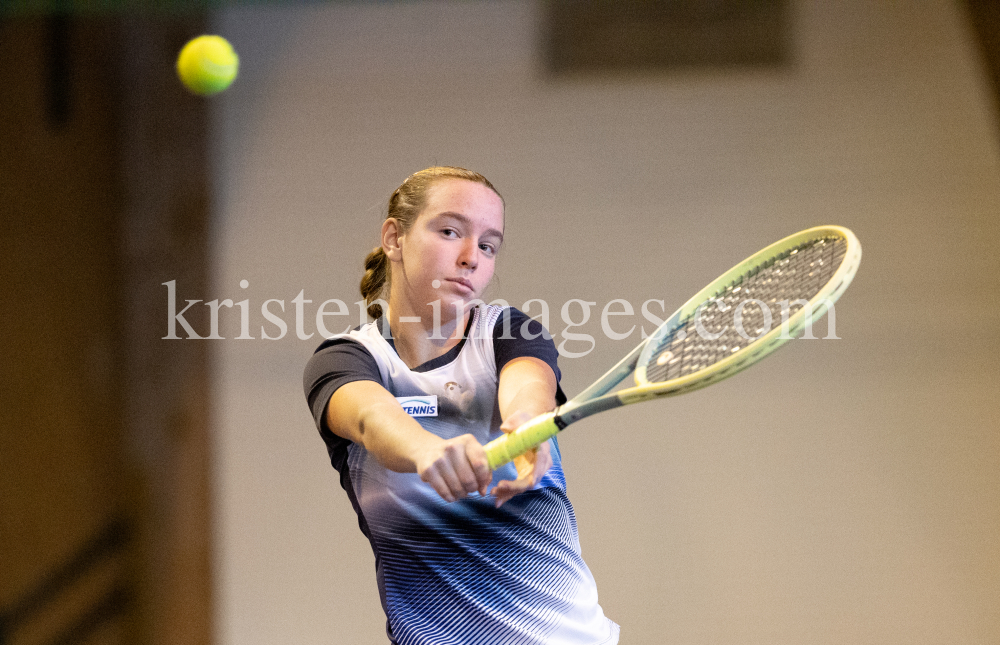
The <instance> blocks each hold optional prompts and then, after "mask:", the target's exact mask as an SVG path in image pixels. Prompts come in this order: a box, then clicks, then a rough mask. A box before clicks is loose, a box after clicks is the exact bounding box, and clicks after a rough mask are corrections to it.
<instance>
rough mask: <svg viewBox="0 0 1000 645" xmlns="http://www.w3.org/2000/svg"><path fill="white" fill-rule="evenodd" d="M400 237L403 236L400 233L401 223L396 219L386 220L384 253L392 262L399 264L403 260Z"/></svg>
mask: <svg viewBox="0 0 1000 645" xmlns="http://www.w3.org/2000/svg"><path fill="white" fill-rule="evenodd" d="M400 237H402V236H401V234H400V231H399V221H397V220H396V218H394V217H389V218H386V220H385V221H384V222H382V251H384V252H385V255H386V257H387V258H389V261H390V262H399V261H400V260H402V259H403V250H402V248H401V246H400V239H399V238H400Z"/></svg>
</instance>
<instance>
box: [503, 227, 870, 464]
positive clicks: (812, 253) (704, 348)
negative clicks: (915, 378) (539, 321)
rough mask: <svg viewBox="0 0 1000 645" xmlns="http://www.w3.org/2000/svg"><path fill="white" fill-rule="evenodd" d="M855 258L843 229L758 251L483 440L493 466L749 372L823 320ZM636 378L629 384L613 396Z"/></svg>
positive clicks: (857, 248) (857, 253)
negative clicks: (602, 366) (560, 392)
mask: <svg viewBox="0 0 1000 645" xmlns="http://www.w3.org/2000/svg"><path fill="white" fill-rule="evenodd" d="M860 261H861V244H860V243H859V242H858V239H857V238H856V237H855V236H854V234H853V233H852V232H851V231H849V230H848V229H846V228H843V227H840V226H819V227H816V228H810V229H807V230H805V231H801V232H799V233H796V234H794V235H790V236H788V237H786V238H785V239H783V240H780V241H778V242H775V243H774V244H772V245H770V246H768V247H767V248H765V249H763V250H762V251H759V252H757V253H755V254H754V255H752V256H750V257H749V258H747V259H746V260H744V261H743V262H740V263H739V264H737V265H736V266H735V267H733V268H732V269H730V270H729V271H727V272H726V273H723V274H722V275H721V276H719V278H717V279H716V280H715V281H714V282H712V283H711V284H709V285H708V286H707V287H705V288H704V289H702V290H701V291H699V292H698V293H697V294H696V295H695V296H694V297H693V298H691V299H690V300H688V301H687V302H686V303H685V304H684V306H682V307H681V308H680V309H678V310H677V311H676V312H674V314H673V315H672V316H670V318H668V319H667V320H666V321H665V322H664V323H663V324H662V325H660V327H659V328H657V330H656V331H655V332H653V334H652V335H651V336H650V337H649V338H647V339H646V340H644V341H643V342H642V343H640V345H639V346H638V347H636V348H635V349H634V350H632V352H631V353H629V355H628V356H626V357H625V358H623V359H622V360H621V361H619V363H618V364H617V365H615V366H614V367H613V368H611V369H610V370H609V371H608V372H607V373H606V374H605V375H604V376H602V377H601V378H599V379H598V380H597V381H596V382H594V384H593V385H591V386H590V387H588V388H587V389H586V390H584V391H583V392H581V393H580V394H578V395H577V396H576V397H574V398H573V399H571V400H570V401H567V402H566V403H564V404H563V405H561V406H559V407H558V408H556V409H555V410H554V411H553V412H549V413H547V414H543V415H540V416H538V417H535V418H534V419H532V420H531V421H528V422H527V423H525V424H524V425H522V426H521V427H519V428H518V429H517V430H515V431H514V432H512V433H509V434H505V435H503V436H502V437H499V438H497V439H495V440H493V441H491V442H490V443H488V444H487V445H486V446H485V448H486V455H487V458H488V459H489V464H490V468H491V469H493V470H496V469H497V468H498V467H499V466H502V465H504V464H505V463H507V462H509V461H511V460H512V459H514V458H515V457H517V456H518V455H521V454H524V453H525V452H527V451H528V450H531V449H532V448H534V447H535V446H537V445H539V444H541V443H542V442H544V441H546V440H547V439H548V438H549V437H552V436H554V435H555V434H556V433H558V432H559V431H561V430H563V429H565V428H566V426H568V425H569V424H571V423H573V422H575V421H579V420H580V419H583V418H585V417H589V416H590V415H592V414H596V413H598V412H603V411H605V410H610V409H612V408H617V407H621V406H623V405H629V404H631V403H639V402H641V401H649V400H651V399H657V398H662V397H667V396H674V395H677V394H684V393H686V392H691V391H693V390H697V389H699V388H702V387H705V386H706V385H711V384H712V383H715V382H717V381H721V380H722V379H724V378H728V377H730V376H732V375H733V374H736V373H737V372H739V371H740V370H743V369H746V368H747V367H749V366H751V365H753V364H754V363H756V362H757V361H759V360H760V359H762V358H764V357H765V356H767V355H768V354H770V353H771V352H773V351H774V350H776V349H778V348H779V347H781V346H782V345H783V344H784V343H786V342H787V341H789V340H791V339H792V338H795V337H796V336H797V335H799V334H801V333H802V332H803V330H805V329H806V327H807V326H811V325H812V323H813V321H815V320H818V319H819V318H821V317H822V316H823V315H824V314H826V312H827V311H828V310H829V309H830V307H832V306H833V303H835V302H836V301H837V299H838V298H839V297H840V295H841V294H842V293H843V292H844V290H845V289H847V287H848V285H849V284H850V283H851V280H852V279H853V278H854V274H855V273H856V272H857V270H858V264H859V263H860ZM632 374H635V385H634V386H632V387H628V388H625V389H621V390H618V391H617V392H611V390H612V389H614V388H615V387H616V386H618V384H620V383H621V382H622V381H623V380H625V379H626V378H627V377H628V376H630V375H632Z"/></svg>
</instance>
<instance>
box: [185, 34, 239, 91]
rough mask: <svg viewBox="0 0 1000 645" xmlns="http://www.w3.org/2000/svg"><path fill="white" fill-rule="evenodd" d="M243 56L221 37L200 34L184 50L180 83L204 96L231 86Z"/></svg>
mask: <svg viewBox="0 0 1000 645" xmlns="http://www.w3.org/2000/svg"><path fill="white" fill-rule="evenodd" d="M239 67H240V57H239V56H237V55H236V52H235V51H234V50H233V46H232V45H230V44H229V41H227V40H226V39H225V38H223V37H222V36H198V37H197V38H195V39H194V40H192V41H190V42H189V43H188V44H186V45H184V48H183V49H181V53H180V55H179V56H178V57H177V75H178V76H179V77H180V79H181V82H182V83H184V85H185V86H186V87H187V88H188V89H189V90H191V91H192V92H194V93H195V94H200V95H202V96H210V95H212V94H216V93H218V92H221V91H222V90H224V89H226V88H227V87H229V84H230V83H232V82H233V79H234V78H236V73H237V71H239Z"/></svg>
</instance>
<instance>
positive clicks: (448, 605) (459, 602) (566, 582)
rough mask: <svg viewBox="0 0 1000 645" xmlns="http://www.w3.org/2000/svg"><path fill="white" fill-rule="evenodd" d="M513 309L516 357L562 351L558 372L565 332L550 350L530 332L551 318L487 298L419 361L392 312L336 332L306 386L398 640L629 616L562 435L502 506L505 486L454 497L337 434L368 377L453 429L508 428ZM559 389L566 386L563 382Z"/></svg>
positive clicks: (614, 636) (579, 639)
mask: <svg viewBox="0 0 1000 645" xmlns="http://www.w3.org/2000/svg"><path fill="white" fill-rule="evenodd" d="M504 312H506V313H507V314H508V316H509V320H510V321H513V324H510V325H509V327H508V328H506V329H504V332H507V331H508V330H509V331H510V333H512V334H513V338H512V340H508V341H506V342H507V344H506V345H503V347H504V355H505V358H506V360H509V359H510V357H511V356H516V355H534V356H537V357H539V358H542V359H543V360H546V361H547V362H549V364H550V365H552V367H553V369H554V370H555V373H556V375H557V377H558V374H559V372H558V368H556V366H555V357H556V354H555V348H554V347H553V346H552V341H551V339H549V338H545V340H544V342H543V343H542V345H541V346H542V347H543V351H539V350H538V349H537V348H538V347H539V343H538V342H529V341H528V340H525V339H523V338H522V334H521V332H522V331H524V330H529V327H528V326H529V325H534V327H530V330H535V332H534V333H536V334H537V333H538V331H540V330H541V325H539V324H538V323H536V322H533V321H530V319H528V318H527V316H525V315H524V314H523V313H521V312H519V311H517V310H515V309H509V308H507V309H502V308H500V307H495V306H480V307H478V308H476V309H475V310H474V311H473V314H472V316H471V317H470V322H469V326H468V328H467V329H466V339H465V340H463V341H462V343H461V344H460V345H459V346H458V347H456V348H455V349H453V350H452V351H451V352H449V353H448V354H446V355H445V356H443V357H439V358H438V359H434V360H433V361H430V362H428V363H426V364H424V365H421V366H419V367H417V368H415V369H410V368H409V367H407V366H406V364H405V363H404V362H403V361H402V360H401V359H400V358H399V356H398V354H397V353H396V351H395V349H394V347H393V345H392V341H391V339H389V338H387V336H388V334H387V333H386V334H383V332H385V331H387V330H386V329H385V323H384V321H383V320H380V321H377V322H376V323H369V324H367V325H364V326H362V327H360V328H358V329H356V330H354V331H352V332H349V333H348V334H343V335H340V336H338V337H335V338H334V339H332V340H329V341H327V342H325V343H324V344H323V345H321V346H320V348H319V349H318V350H317V352H316V354H315V355H314V356H313V359H312V360H311V361H310V366H308V367H307V369H306V379H305V387H306V394H307V397H308V398H309V402H310V405H311V407H312V410H313V413H314V416H315V417H316V420H317V424H318V426H319V428H320V433H321V435H322V436H323V438H324V440H325V441H326V444H327V448H328V451H329V453H330V457H331V461H332V463H333V465H334V467H335V468H337V470H338V471H339V472H340V475H341V477H340V480H341V485H342V486H343V487H344V489H345V490H346V492H347V494H348V496H349V498H350V500H351V503H352V504H353V506H354V509H355V511H356V512H357V514H358V523H359V525H360V526H361V530H362V531H363V532H364V533H365V535H366V536H367V537H368V539H369V541H370V542H371V545H372V550H373V551H374V553H375V561H376V576H377V580H378V587H379V593H380V595H381V599H382V606H383V609H384V610H385V613H386V632H387V634H388V637H389V641H390V642H391V643H397V644H399V645H445V644H449V643H455V644H458V643H463V644H465V643H483V644H487V643H488V644H497V645H514V644H525V645H527V644H539V645H541V644H543V643H544V644H547V645H563V644H566V645H569V644H571V643H572V644H581V645H583V644H586V645H590V644H594V645H596V644H613V643H617V642H618V625H616V624H615V623H613V622H612V621H611V620H609V619H608V618H606V617H605V616H604V612H603V610H602V609H601V606H600V605H599V604H598V602H597V587H596V585H595V583H594V578H593V576H592V575H591V572H590V570H589V569H588V568H587V565H586V564H585V563H584V561H583V558H582V557H581V555H580V543H579V538H578V535H577V527H576V517H575V515H574V512H573V507H572V505H571V504H570V501H569V499H568V497H567V496H566V481H565V478H564V476H563V470H562V463H561V459H560V453H559V447H558V443H557V442H556V440H555V439H552V440H550V441H552V457H553V465H552V467H551V468H550V469H549V471H548V472H547V473H546V474H545V476H544V478H543V479H542V481H541V482H540V483H539V485H538V486H536V487H535V488H534V489H532V490H530V491H527V492H524V493H521V494H520V495H517V496H516V497H514V498H513V499H512V500H510V501H509V502H507V503H506V504H504V506H502V507H501V508H499V509H497V508H494V503H493V498H492V497H490V496H488V497H486V498H482V497H480V496H479V495H478V494H473V495H472V496H471V497H469V498H466V499H463V500H459V501H457V502H453V503H447V502H445V501H444V500H443V499H441V497H440V496H439V495H438V494H437V493H436V492H435V491H434V489H433V488H431V487H430V485H428V484H426V483H424V482H423V481H421V479H420V477H419V476H418V475H416V474H412V473H396V472H392V471H390V470H388V469H386V468H384V467H383V466H381V465H380V464H379V463H378V462H377V461H376V460H375V459H374V457H373V456H372V455H371V454H370V453H368V451H367V450H365V448H364V447H363V446H361V445H359V444H355V443H352V442H350V441H347V440H346V439H342V438H340V437H337V436H336V435H334V434H333V433H331V432H330V430H329V429H328V428H327V427H326V425H325V423H324V417H325V410H326V405H327V402H328V401H329V398H330V396H331V395H332V394H333V391H335V389H336V387H339V386H340V385H343V384H344V383H346V382H350V381H351V380H359V379H361V378H364V379H370V380H377V381H378V382H379V383H381V384H382V385H383V386H384V387H385V388H386V389H387V390H388V391H389V392H390V393H392V394H393V396H395V397H397V399H399V400H400V402H401V404H402V405H403V406H404V409H407V410H408V411H409V412H410V413H411V415H412V416H413V418H414V419H415V420H416V421H417V422H419V423H420V425H421V426H423V427H424V428H425V429H426V430H428V431H430V432H432V433H434V434H436V435H438V436H440V437H442V438H445V439H448V438H452V437H456V436H459V435H462V434H466V433H470V434H472V435H473V436H475V437H476V439H477V440H478V441H480V442H481V443H483V444H485V443H487V442H488V441H490V440H491V439H494V438H496V437H497V436H499V434H500V430H499V427H500V424H501V418H500V412H499V408H498V405H497V384H498V372H499V368H502V365H500V366H498V365H497V360H498V358H497V355H496V354H497V352H496V351H495V348H496V347H497V346H499V345H498V341H497V340H496V339H495V335H498V334H495V333H494V332H495V331H497V332H499V330H500V325H498V320H499V321H500V324H504V321H503V320H501V316H502V314H503V313H504ZM522 325H524V330H522ZM507 338H511V337H510V336H508V337H507ZM529 338H530V336H529ZM338 355H339V358H338ZM368 357H370V358H368ZM352 363H353V365H355V367H350V366H349V365H350V364H352ZM366 370H367V372H368V373H367V376H366V375H365V371H366ZM559 396H560V398H561V399H564V398H565V397H563V396H562V392H561V391H560V392H559ZM516 477H517V475H516V471H515V469H514V466H513V465H512V464H507V465H506V466H503V467H501V468H499V469H498V470H497V471H496V472H495V473H494V479H493V483H492V484H491V488H492V486H494V485H496V483H497V482H499V481H500V480H502V479H515V478H516Z"/></svg>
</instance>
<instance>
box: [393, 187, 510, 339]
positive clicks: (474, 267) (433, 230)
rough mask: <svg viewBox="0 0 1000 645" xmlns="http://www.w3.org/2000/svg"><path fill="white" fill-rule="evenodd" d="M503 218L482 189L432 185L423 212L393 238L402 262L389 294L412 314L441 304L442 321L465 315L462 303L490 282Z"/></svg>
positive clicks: (494, 199)
mask: <svg viewBox="0 0 1000 645" xmlns="http://www.w3.org/2000/svg"><path fill="white" fill-rule="evenodd" d="M503 216H504V212H503V201H502V200H501V199H500V196H499V195H497V194H496V193H495V192H493V191H492V190H490V189H489V188H487V187H486V186H484V185H482V184H479V183H476V182H473V181H468V180H465V179H442V180H439V181H437V182H435V183H434V184H432V185H431V187H430V188H429V189H428V191H427V203H426V206H425V207H424V210H423V211H421V213H420V215H419V216H418V217H417V219H416V221H415V222H414V223H413V226H411V227H410V230H409V231H407V232H406V234H405V235H402V236H399V237H398V238H397V239H398V245H399V250H400V254H399V257H400V258H401V261H400V262H398V263H396V264H395V265H394V267H393V274H392V282H391V285H392V286H391V288H392V290H393V294H392V295H393V296H394V297H395V296H399V297H402V298H404V299H406V300H408V301H409V307H408V308H409V309H410V310H411V311H419V310H421V309H423V308H424V307H426V306H428V305H429V304H430V303H432V302H433V301H435V300H440V302H441V318H442V320H451V319H453V318H455V317H457V316H460V315H462V314H464V312H465V308H466V307H465V304H466V303H468V302H470V301H472V300H475V299H477V298H479V297H480V296H481V295H482V293H483V291H484V290H485V289H486V285H487V284H488V283H489V281H490V279H491V278H492V277H493V268H494V263H495V262H496V255H497V252H498V251H499V250H500V244H501V242H503ZM396 289H400V292H398V293H397V292H396Z"/></svg>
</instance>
